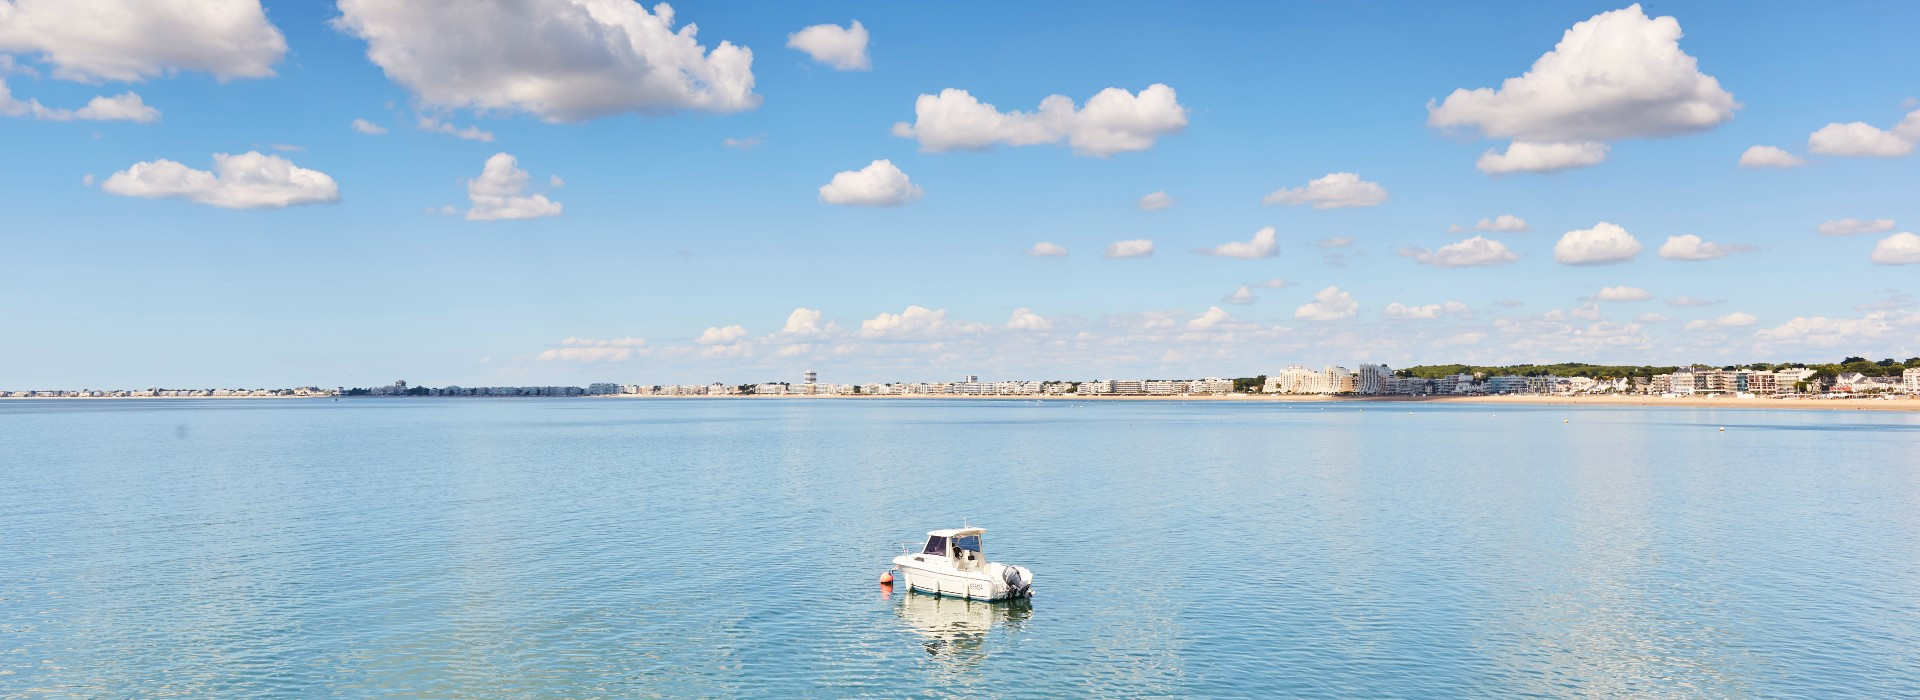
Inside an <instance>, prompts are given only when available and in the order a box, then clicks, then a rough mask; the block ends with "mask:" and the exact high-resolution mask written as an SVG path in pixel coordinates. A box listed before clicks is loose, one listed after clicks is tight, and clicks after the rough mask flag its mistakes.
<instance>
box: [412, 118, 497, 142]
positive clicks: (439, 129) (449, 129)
mask: <svg viewBox="0 0 1920 700" xmlns="http://www.w3.org/2000/svg"><path fill="white" fill-rule="evenodd" d="M419 126H420V130H421V131H431V132H434V133H436V134H450V135H453V136H457V137H459V138H460V139H461V140H464V141H489V142H490V141H493V132H491V131H487V130H484V129H481V128H480V127H477V126H468V127H465V128H461V127H456V126H454V125H452V124H449V123H447V122H443V121H440V120H438V119H434V118H433V117H421V118H420V122H419Z"/></svg>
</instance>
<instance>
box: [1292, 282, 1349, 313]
mask: <svg viewBox="0 0 1920 700" xmlns="http://www.w3.org/2000/svg"><path fill="white" fill-rule="evenodd" d="M1359 312H1360V304H1359V302H1356V301H1354V300H1353V295H1351V294H1348V293H1346V292H1343V291H1340V288H1339V287H1328V288H1326V289H1322V290H1320V291H1318V292H1315V293H1314V295H1313V301H1311V302H1308V303H1306V304H1302V305H1301V306H1300V308H1298V309H1294V311H1293V317H1294V318H1297V319H1301V320H1306V321H1338V320H1340V319H1343V318H1353V316H1354V314H1357V313H1359Z"/></svg>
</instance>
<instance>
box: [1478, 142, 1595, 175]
mask: <svg viewBox="0 0 1920 700" xmlns="http://www.w3.org/2000/svg"><path fill="white" fill-rule="evenodd" d="M1608 149H1609V146H1607V144H1604V143H1600V142H1598V141H1578V142H1574V143H1534V142H1531V141H1515V142H1513V143H1509V144H1507V151H1506V152H1505V153H1501V152H1498V151H1493V150H1488V151H1487V152H1486V153H1482V154H1480V159H1479V160H1476V161H1474V163H1473V167H1476V168H1479V169H1480V172H1483V173H1486V174H1488V175H1505V174H1507V173H1553V172H1559V171H1562V170H1571V169H1573V168H1584V167H1587V166H1589V165H1598V164H1600V163H1601V162H1604V161H1605V160H1606V159H1607V150H1608Z"/></svg>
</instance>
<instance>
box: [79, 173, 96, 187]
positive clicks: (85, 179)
mask: <svg viewBox="0 0 1920 700" xmlns="http://www.w3.org/2000/svg"><path fill="white" fill-rule="evenodd" d="M80 184H81V185H82V186H85V187H92V186H93V173H87V174H85V175H82V176H80Z"/></svg>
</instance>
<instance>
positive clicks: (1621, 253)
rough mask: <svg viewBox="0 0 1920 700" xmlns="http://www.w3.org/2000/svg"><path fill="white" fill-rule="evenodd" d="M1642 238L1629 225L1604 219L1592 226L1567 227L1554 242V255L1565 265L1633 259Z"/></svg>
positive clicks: (1638, 249)
mask: <svg viewBox="0 0 1920 700" xmlns="http://www.w3.org/2000/svg"><path fill="white" fill-rule="evenodd" d="M1639 254H1640V241H1637V240H1634V238H1633V235H1632V234H1629V233H1627V230H1626V229H1623V228H1620V227H1619V226H1615V225H1613V224H1610V223H1607V222H1605V221H1602V222H1600V223H1597V224H1594V225H1593V228H1588V229H1579V230H1575V231H1568V232H1567V233H1566V235H1563V236H1561V237H1560V242H1558V243H1555V244H1553V259H1554V261H1555V262H1558V263H1561V264H1564V265H1607V264H1611V263H1622V262H1626V261H1629V260H1632V259H1633V258H1634V256H1636V255H1639Z"/></svg>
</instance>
